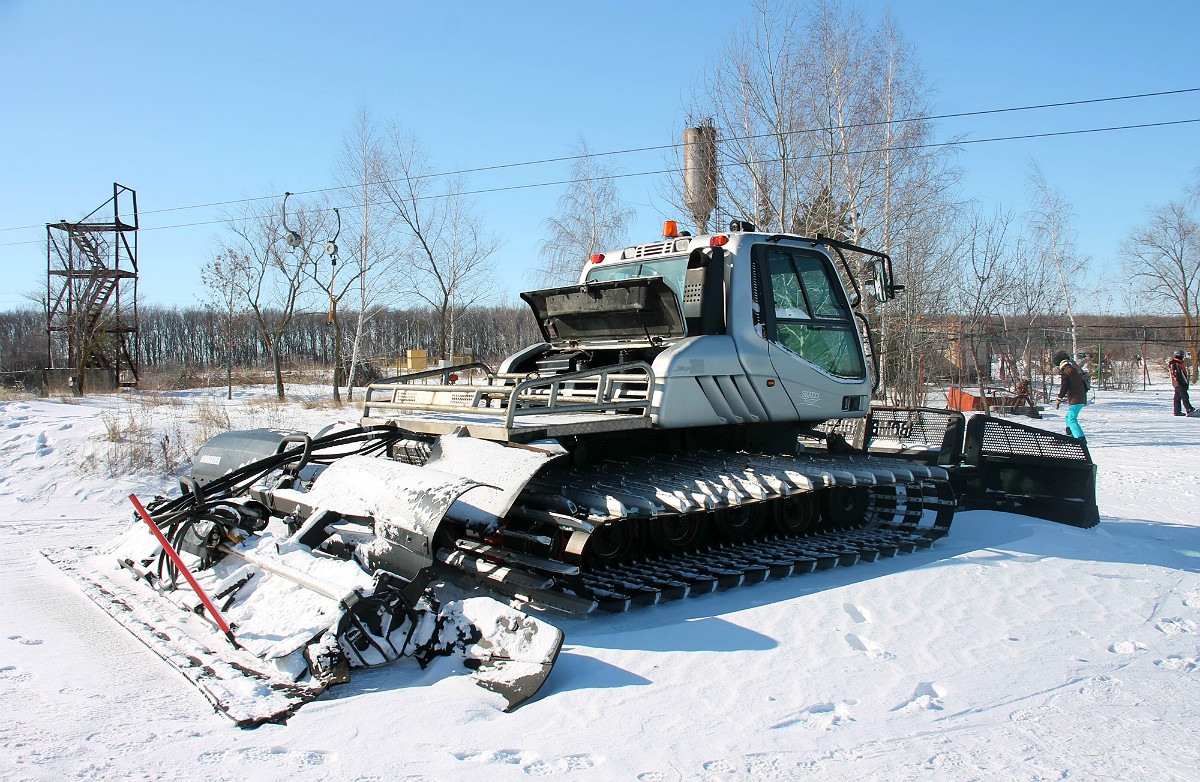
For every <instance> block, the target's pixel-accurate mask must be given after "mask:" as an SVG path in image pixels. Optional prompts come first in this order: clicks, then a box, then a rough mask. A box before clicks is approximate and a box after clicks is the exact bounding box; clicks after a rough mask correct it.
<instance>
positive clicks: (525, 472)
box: [42, 427, 563, 728]
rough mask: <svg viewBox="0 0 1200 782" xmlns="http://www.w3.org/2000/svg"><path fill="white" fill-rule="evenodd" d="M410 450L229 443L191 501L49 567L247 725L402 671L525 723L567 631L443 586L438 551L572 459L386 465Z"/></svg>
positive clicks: (360, 442)
mask: <svg viewBox="0 0 1200 782" xmlns="http://www.w3.org/2000/svg"><path fill="white" fill-rule="evenodd" d="M402 437H403V433H402V432H399V431H397V430H395V429H393V428H369V427H368V428H363V427H352V428H343V429H341V430H339V431H334V432H332V433H330V434H327V435H324V436H319V437H317V438H315V439H314V438H310V437H308V436H307V435H303V434H298V433H290V432H286V431H273V430H255V431H252V432H238V433H227V434H226V435H223V436H220V437H219V438H216V439H214V441H211V442H210V443H209V444H208V445H206V446H205V448H202V449H201V453H200V456H202V457H205V456H206V457H208V458H207V459H206V460H203V461H202V460H200V459H198V460H197V461H198V463H200V464H201V465H207V466H210V467H213V468H214V469H203V468H202V469H199V470H196V471H194V472H193V477H191V478H182V479H181V480H180V483H181V486H182V489H183V493H182V495H181V496H179V497H176V498H174V499H166V498H163V497H158V498H156V499H155V500H154V501H153V502H150V503H148V504H147V507H143V506H142V505H141V503H140V502H139V501H138V500H137V498H136V497H133V496H131V497H130V500H131V501H132V502H133V505H134V506H135V507H136V509H137V514H136V515H135V516H134V521H133V523H132V524H131V525H130V526H129V527H128V528H127V529H126V530H125V531H124V532H123V533H122V534H121V535H119V536H117V538H116V539H114V540H113V541H112V542H110V543H109V544H107V545H106V546H105V547H103V548H101V549H79V548H67V549H58V550H47V551H43V552H42V553H43V555H44V556H46V558H47V559H48V560H49V561H50V562H51V563H53V564H55V565H56V566H58V567H59V569H61V570H62V571H63V572H64V573H65V574H66V575H67V576H69V577H70V578H71V579H72V580H73V581H74V582H75V583H76V584H77V585H78V586H79V588H80V589H81V590H82V591H83V593H84V594H85V595H86V596H87V597H88V598H90V599H91V600H92V601H93V602H95V603H96V604H97V605H98V606H100V607H101V608H102V609H103V610H104V611H105V612H107V613H108V614H109V615H110V616H112V617H113V618H114V619H115V620H117V622H118V623H120V624H121V625H122V626H124V627H125V628H126V629H128V630H129V631H130V632H131V633H133V634H134V635H135V636H136V637H137V638H138V639H139V640H141V641H142V642H143V643H144V644H146V646H148V647H149V648H150V649H151V650H152V651H154V652H155V653H156V654H158V655H159V656H160V657H161V658H162V659H163V660H165V661H166V662H167V663H169V664H170V665H171V666H172V667H174V668H175V669H176V670H178V671H179V672H180V673H182V674H183V675H184V676H185V677H186V678H187V679H189V680H190V681H191V682H192V683H193V684H195V685H196V686H197V688H198V689H199V690H200V691H201V692H202V693H203V694H204V696H205V697H206V698H207V699H208V700H209V701H210V702H211V703H212V704H213V705H214V706H215V707H216V709H217V710H218V711H220V712H222V713H224V714H226V715H227V716H228V717H229V718H230V719H232V720H233V721H234V722H235V723H236V724H237V725H238V726H240V727H244V728H251V727H255V726H258V725H261V724H263V723H268V722H272V723H282V722H284V721H285V720H286V719H287V718H288V717H289V716H290V715H291V714H293V713H294V712H295V711H296V709H298V708H299V707H300V706H301V705H303V704H304V703H306V702H307V701H310V700H312V699H314V698H316V697H318V696H320V695H321V694H322V693H323V692H324V691H325V690H326V689H327V688H328V687H331V686H333V685H337V684H341V683H344V682H346V681H349V679H350V675H351V671H352V670H353V669H356V668H364V667H373V666H378V665H385V664H388V663H391V662H393V661H395V660H398V659H400V658H411V659H413V660H415V662H416V663H417V664H418V665H420V667H422V668H424V667H425V666H426V665H428V664H429V663H430V662H431V661H432V660H433V659H434V658H436V657H440V656H448V657H452V658H457V659H459V660H461V661H462V664H463V665H464V666H465V667H466V668H468V669H470V670H471V672H472V673H471V676H472V678H473V679H474V680H475V681H476V682H477V683H478V684H479V685H480V686H481V687H483V688H485V689H487V690H489V691H492V692H496V693H498V694H500V695H501V696H502V697H503V698H504V707H503V708H504V710H505V711H511V710H513V709H515V708H517V707H519V706H520V705H521V704H523V703H524V702H526V701H527V700H529V698H531V697H533V696H534V695H535V694H536V693H537V692H538V690H539V689H540V688H541V687H542V685H543V684H544V683H545V681H546V678H547V677H548V676H549V674H550V671H551V669H552V668H553V666H554V663H555V660H556V659H557V657H558V654H559V651H560V649H561V648H562V641H563V635H562V632H561V631H560V630H559V629H558V628H556V627H553V626H551V625H549V624H547V623H545V622H543V621H541V620H539V619H536V618H534V617H532V616H529V615H527V614H525V613H523V612H521V611H519V610H516V609H513V608H510V607H508V606H506V605H504V604H503V603H500V602H497V601H496V600H494V599H492V598H490V597H475V596H471V595H470V593H469V592H468V593H464V592H463V591H462V590H461V589H460V588H457V587H455V586H454V585H452V584H448V583H446V582H444V581H442V580H440V579H438V578H436V577H435V571H436V568H435V566H434V559H433V555H432V549H431V547H432V541H433V538H434V537H435V534H436V532H437V529H438V526H439V525H440V524H441V522H442V519H443V516H445V515H446V514H448V513H449V514H453V515H454V516H455V517H456V518H461V519H465V520H466V521H467V523H471V524H475V525H479V526H480V528H487V525H489V524H493V523H494V522H495V519H496V514H503V513H504V512H505V511H506V510H507V507H508V504H509V503H510V502H511V501H512V498H513V497H514V496H515V495H516V493H517V492H519V490H520V487H521V486H523V485H524V482H525V481H527V480H528V479H529V477H530V476H531V475H532V474H533V473H534V472H536V471H537V470H538V469H539V468H540V466H541V465H542V464H543V463H544V462H545V461H547V460H550V459H553V458H555V457H556V456H557V454H556V453H554V452H553V451H550V450H546V449H538V448H524V447H522V448H517V449H509V448H506V447H504V446H499V445H496V444H492V443H482V444H476V443H474V442H472V441H468V440H464V439H462V438H455V437H449V438H443V439H442V440H439V441H435V442H433V443H431V444H429V445H428V447H426V448H425V450H426V451H427V453H428V455H429V457H430V458H429V462H431V463H435V464H437V465H438V466H441V467H443V468H452V469H456V470H458V471H459V472H458V473H451V472H446V471H443V470H437V469H429V468H421V467H415V466H413V465H410V464H405V463H402V462H399V461H395V460H393V459H389V458H386V457H382V458H381V452H385V451H390V450H391V449H392V448H393V447H395V445H396V443H397V442H399V441H400V440H401V439H402ZM418 445H420V444H418ZM289 446H294V447H289ZM422 447H424V446H422ZM491 449H500V451H499V452H498V453H493V451H492V450H491ZM481 455H482V457H487V458H493V459H497V460H499V459H501V458H502V459H503V462H504V469H502V470H499V471H497V472H498V473H499V476H498V479H497V480H494V481H493V482H491V483H488V484H484V483H482V482H480V481H478V480H474V479H472V478H471V477H468V476H469V475H470V474H471V473H472V472H473V471H474V470H476V469H478V468H477V467H476V464H477V463H478V462H479V461H480V459H481ZM310 460H311V462H310ZM310 463H311V464H312V465H313V467H314V468H315V469H308V466H309V465H310ZM222 464H228V465H231V467H230V468H229V469H225V470H221V469H220V468H221V465H222ZM462 473H466V475H464V474H462ZM301 485H302V486H304V487H306V488H307V491H303V490H300V489H299V488H293V487H298V486H301Z"/></svg>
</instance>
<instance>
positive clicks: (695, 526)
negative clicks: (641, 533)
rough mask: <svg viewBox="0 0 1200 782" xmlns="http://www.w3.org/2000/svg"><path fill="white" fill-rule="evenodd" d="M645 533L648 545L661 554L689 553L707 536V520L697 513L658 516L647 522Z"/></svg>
mask: <svg viewBox="0 0 1200 782" xmlns="http://www.w3.org/2000/svg"><path fill="white" fill-rule="evenodd" d="M646 533H647V535H646V536H647V538H649V542H650V545H651V546H652V547H653V548H654V550H655V551H657V552H659V553H661V554H672V553H675V552H679V551H690V550H692V549H694V548H696V546H698V545H700V544H701V543H703V542H704V539H705V538H706V537H707V536H708V518H707V517H706V516H705V515H704V514H699V513H692V514H688V515H685V516H659V517H657V518H654V519H650V520H649V522H647V527H646Z"/></svg>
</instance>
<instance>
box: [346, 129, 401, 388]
mask: <svg viewBox="0 0 1200 782" xmlns="http://www.w3.org/2000/svg"><path fill="white" fill-rule="evenodd" d="M386 154H387V152H386V148H385V146H384V139H383V138H382V134H381V133H380V131H379V129H378V126H377V125H376V123H375V120H374V119H373V118H372V116H371V113H370V111H369V110H368V109H367V108H366V107H365V106H360V107H359V109H358V111H357V112H356V114H355V116H354V120H353V123H352V125H351V128H350V130H349V131H348V132H347V133H346V135H345V136H344V137H343V138H342V150H341V153H340V154H339V156H338V159H337V162H336V164H335V167H334V178H335V180H336V181H337V183H338V184H339V185H341V186H342V187H343V188H345V189H346V191H347V192H348V193H349V194H351V195H353V197H354V203H353V204H352V205H351V206H349V207H348V208H346V209H343V211H342V213H343V217H344V218H345V220H346V222H345V225H344V227H343V236H345V237H346V238H345V240H344V241H343V242H342V244H343V245H344V246H345V248H346V251H345V253H344V258H345V263H347V264H348V265H349V266H350V268H353V269H355V270H356V272H357V273H356V276H355V283H356V284H355V285H354V288H355V293H357V301H356V302H355V303H356V304H357V307H358V313H357V316H356V318H355V322H354V337H353V341H352V345H351V349H350V371H349V372H348V374H347V377H346V395H347V397H348V398H350V399H353V398H354V385H355V380H356V373H357V370H358V366H359V363H360V362H361V354H360V352H361V349H362V342H363V334H364V331H365V329H366V327H367V325H368V323H369V322H370V320H371V318H372V317H373V315H374V314H375V313H376V312H378V311H379V308H380V307H387V306H390V305H391V304H394V303H396V302H397V301H399V300H400V299H401V298H402V297H403V295H404V292H405V291H404V286H403V285H402V284H401V283H400V282H399V280H398V279H397V275H396V271H397V266H398V264H399V260H400V257H401V253H400V249H399V246H398V236H397V231H396V221H395V217H394V216H393V215H391V214H389V213H388V212H387V211H385V210H383V209H378V208H376V206H377V203H376V202H377V201H378V200H379V199H380V198H382V196H381V193H380V187H381V185H380V180H381V179H384V178H386V176H387V171H388V167H387V163H386Z"/></svg>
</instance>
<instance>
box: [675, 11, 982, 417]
mask: <svg viewBox="0 0 1200 782" xmlns="http://www.w3.org/2000/svg"><path fill="white" fill-rule="evenodd" d="M930 95H931V89H930V87H929V84H928V81H927V79H926V77H925V75H924V73H923V71H922V70H921V68H920V65H919V63H918V62H917V58H916V55H915V53H914V51H913V49H912V47H911V46H910V45H909V44H907V43H906V42H905V40H904V38H903V35H902V33H901V31H900V29H899V27H898V26H897V25H896V23H895V22H894V20H893V19H892V18H891V17H887V16H885V17H884V18H883V19H882V21H880V22H879V23H878V24H871V23H869V22H868V21H867V20H866V19H864V18H863V17H862V15H861V14H860V13H859V12H858V11H857V10H855V9H854V7H853V6H851V5H849V4H844V3H841V2H837V0H815V1H814V2H810V3H807V4H793V3H785V2H781V1H777V0H757V2H756V3H755V4H754V6H753V12H752V16H751V18H750V20H749V21H748V23H747V24H746V25H744V26H743V27H742V28H740V29H738V30H736V31H734V32H733V33H732V34H731V35H730V36H729V43H728V44H727V45H726V47H725V49H724V50H723V51H722V53H721V55H720V56H719V57H718V58H716V59H715V60H714V65H713V66H712V67H711V68H710V69H709V70H708V71H707V72H706V73H705V74H704V77H703V79H702V80H701V82H700V83H699V84H698V86H697V87H696V88H695V90H694V91H693V94H692V96H691V99H690V101H689V103H688V106H687V113H688V115H689V116H692V117H711V118H712V122H713V124H714V125H715V126H716V128H717V131H718V138H719V141H718V159H719V164H720V178H719V184H718V200H719V202H720V205H719V209H720V210H723V211H725V212H727V213H729V214H731V216H734V217H751V218H752V219H753V220H754V222H755V223H756V224H757V225H758V226H759V227H760V228H761V229H763V230H767V231H777V230H778V231H786V232H792V233H800V234H805V235H810V236H811V235H814V234H817V233H821V234H824V235H826V236H831V237H835V238H842V239H846V240H849V241H851V242H853V243H856V244H860V245H865V246H869V247H871V248H873V249H877V250H881V251H883V252H887V253H889V254H890V255H892V256H893V263H894V266H895V268H896V269H897V271H898V272H901V274H900V277H899V282H901V283H904V284H906V285H907V288H906V290H905V294H904V296H905V298H906V299H907V301H906V302H905V303H904V304H902V305H892V306H890V307H884V308H878V309H877V310H876V311H874V312H872V313H871V314H870V317H871V319H872V320H873V322H874V323H876V324H877V326H878V329H879V333H880V335H881V342H882V344H883V345H884V347H885V351H884V356H883V361H882V362H881V370H882V373H883V374H882V377H881V378H880V381H881V387H882V388H883V389H884V390H885V392H891V391H892V390H893V389H891V386H892V385H893V384H896V386H897V387H896V388H895V389H894V391H895V392H896V393H898V394H900V395H902V396H911V395H916V396H921V395H922V394H923V391H922V390H921V389H920V381H919V371H920V366H919V363H920V362H919V358H918V357H919V355H920V354H919V353H912V352H909V353H906V354H903V355H898V356H895V357H894V358H893V357H891V356H889V353H891V351H892V350H893V347H900V349H902V350H908V349H911V348H913V347H914V346H916V345H917V343H919V342H921V341H922V339H923V337H922V336H921V335H920V334H919V333H918V332H919V331H920V329H921V328H922V327H921V325H920V322H921V320H922V319H924V318H927V317H929V316H931V315H932V314H933V313H934V312H936V311H937V307H938V306H939V302H940V301H941V299H942V297H943V295H944V293H945V291H946V289H947V287H948V285H949V280H948V279H947V278H946V274H947V273H948V270H949V269H950V268H951V266H952V265H953V264H952V260H951V257H950V255H949V254H948V252H949V248H950V247H951V246H952V245H953V244H954V240H953V237H951V236H950V235H949V233H950V226H951V224H952V223H953V221H954V219H955V215H956V208H957V205H956V200H957V196H956V188H957V185H958V181H959V171H958V169H957V168H956V167H955V165H954V154H955V152H954V147H953V145H947V144H938V143H934V126H933V124H932V123H931V122H930V121H929V120H926V119H922V118H923V117H925V116H927V115H929V114H930V113H931V111H930ZM677 200H678V199H677ZM851 260H852V261H853V259H851ZM839 271H840V270H839ZM859 271H861V269H859ZM905 271H911V272H913V273H914V274H915V275H916V276H917V278H918V279H913V280H911V281H910V280H909V279H908V278H906V277H905V276H904V272H905ZM867 306H868V307H871V306H872V305H870V304H869V303H868V305H867ZM901 346H902V347H901ZM914 372H915V373H918V374H914Z"/></svg>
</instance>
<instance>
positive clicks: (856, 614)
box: [842, 603, 871, 624]
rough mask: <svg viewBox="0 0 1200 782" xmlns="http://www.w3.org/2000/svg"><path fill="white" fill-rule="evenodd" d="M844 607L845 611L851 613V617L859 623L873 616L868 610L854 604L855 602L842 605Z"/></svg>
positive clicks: (869, 619)
mask: <svg viewBox="0 0 1200 782" xmlns="http://www.w3.org/2000/svg"><path fill="white" fill-rule="evenodd" d="M842 609H843V610H845V612H846V613H847V614H849V615H850V618H851V619H853V620H854V621H855V622H856V623H858V624H862V623H863V622H870V621H871V618H870V617H869V616H868V615H867V612H866V611H864V610H862V609H861V608H859V607H858V606H856V605H854V603H846V604H845V605H843V606H842Z"/></svg>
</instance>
